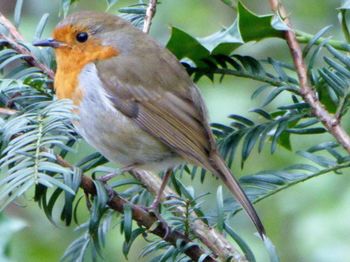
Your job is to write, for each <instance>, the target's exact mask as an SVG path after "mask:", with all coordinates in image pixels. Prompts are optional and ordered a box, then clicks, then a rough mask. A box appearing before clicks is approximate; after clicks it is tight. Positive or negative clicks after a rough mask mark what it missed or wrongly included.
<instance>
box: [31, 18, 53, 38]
mask: <svg viewBox="0 0 350 262" xmlns="http://www.w3.org/2000/svg"><path fill="white" fill-rule="evenodd" d="M49 16H50V14H49V13H46V14H44V15H43V16H42V17H41V19H40V21H39V23H38V25H37V26H36V29H35V33H34V39H35V40H37V39H40V38H41V36H42V34H43V31H44V29H45V26H46V24H47V21H48V18H49Z"/></svg>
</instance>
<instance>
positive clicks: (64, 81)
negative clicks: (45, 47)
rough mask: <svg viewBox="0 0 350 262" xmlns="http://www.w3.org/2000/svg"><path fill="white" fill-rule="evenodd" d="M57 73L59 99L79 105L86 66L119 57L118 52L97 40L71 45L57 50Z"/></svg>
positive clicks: (56, 84)
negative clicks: (82, 78)
mask: <svg viewBox="0 0 350 262" xmlns="http://www.w3.org/2000/svg"><path fill="white" fill-rule="evenodd" d="M55 53H56V61H57V72H56V77H55V82H54V86H55V89H56V94H57V97H58V98H59V99H62V98H69V99H72V100H73V102H74V104H75V105H78V104H79V103H80V101H81V99H82V97H83V95H84V94H83V92H82V90H80V89H79V87H78V86H79V83H78V79H79V74H80V72H81V70H82V69H83V68H84V66H85V65H87V64H89V63H91V62H94V61H97V60H103V59H107V58H110V57H113V56H116V55H118V50H117V49H115V48H113V47H111V46H103V45H101V44H99V42H98V41H97V40H94V39H92V40H91V41H89V42H87V43H84V44H81V45H80V44H79V43H77V44H75V45H69V46H67V47H61V48H57V49H55Z"/></svg>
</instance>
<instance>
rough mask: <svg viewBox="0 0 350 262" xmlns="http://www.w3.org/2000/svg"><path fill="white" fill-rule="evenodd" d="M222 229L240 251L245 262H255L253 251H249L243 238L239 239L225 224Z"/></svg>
mask: <svg viewBox="0 0 350 262" xmlns="http://www.w3.org/2000/svg"><path fill="white" fill-rule="evenodd" d="M224 229H225V231H226V232H227V233H228V234H229V235H230V236H231V237H232V239H233V240H234V241H235V242H236V243H237V244H238V246H239V247H240V248H241V249H242V251H243V253H244V256H245V257H246V259H247V261H249V262H256V260H255V256H254V254H253V251H252V250H251V249H250V247H249V245H248V244H247V243H246V242H245V241H244V240H243V238H241V237H240V236H239V235H238V234H237V233H236V232H235V231H234V230H233V229H232V228H231V227H230V226H229V225H228V224H227V223H224Z"/></svg>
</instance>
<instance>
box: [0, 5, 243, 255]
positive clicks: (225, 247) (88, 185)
mask: <svg viewBox="0 0 350 262" xmlns="http://www.w3.org/2000/svg"><path fill="white" fill-rule="evenodd" d="M155 7H156V1H153V0H151V1H150V6H149V8H148V9H149V10H150V11H149V13H150V14H151V16H154V12H155ZM152 10H153V11H152ZM151 16H149V17H151ZM151 19H152V18H150V20H149V22H148V30H149V27H150V25H151ZM0 23H2V24H3V25H5V26H6V27H7V26H9V27H8V30H9V31H10V32H11V36H12V37H13V40H12V39H10V40H11V42H12V43H14V44H15V45H16V46H19V47H22V46H20V45H19V44H17V43H16V42H15V41H16V40H17V39H18V40H21V41H23V37H22V36H21V35H20V33H19V32H18V31H17V29H16V28H15V27H14V26H12V24H11V22H9V21H8V20H7V19H6V18H5V19H3V16H2V15H1V13H0ZM145 23H146V21H145ZM0 37H1V35H0ZM5 37H6V36H5ZM17 37H18V38H17ZM18 51H19V52H20V53H22V52H25V53H24V54H26V55H28V56H29V57H30V58H31V60H26V61H27V62H28V63H29V64H31V65H33V66H37V67H39V68H41V69H42V70H43V69H45V70H43V72H44V73H45V74H47V75H48V77H49V78H51V79H54V72H53V71H52V70H50V69H49V68H47V67H46V66H45V65H43V64H41V63H40V62H39V61H38V60H37V59H36V57H35V56H34V55H33V54H32V53H30V52H29V51H28V50H27V49H25V48H23V47H22V48H20V49H18ZM33 62H35V65H34V64H33ZM7 112H9V111H7ZM15 112H16V111H14V113H15ZM57 161H58V162H59V164H60V165H62V166H64V167H71V165H70V164H69V163H68V162H66V161H65V160H64V159H63V158H60V157H58V158H57ZM133 175H134V177H135V178H136V179H137V180H139V181H141V183H142V184H143V185H145V187H146V188H147V189H148V190H149V191H150V192H151V193H153V194H154V195H155V194H157V192H158V191H159V188H160V184H161V181H160V179H159V177H157V176H156V175H154V174H152V173H148V172H144V171H135V172H133ZM81 187H82V188H83V189H84V190H85V189H86V191H87V192H88V193H90V194H95V192H94V186H93V182H92V179H91V178H89V177H86V176H83V178H82V184H81ZM170 195H176V193H175V192H173V191H172V190H171V189H170V188H169V187H166V189H165V191H164V198H166V197H168V196H170ZM123 201H124V202H123ZM125 201H126V200H124V199H122V198H120V197H119V196H117V195H116V196H114V197H113V199H112V200H111V201H110V202H109V204H110V207H111V208H112V209H114V210H116V211H118V212H123V209H121V211H119V210H120V209H119V207H120V206H119V204H120V203H125ZM122 206H123V205H121V207H122ZM133 208H135V211H133V218H134V219H135V220H136V221H138V222H140V224H142V225H144V223H145V224H147V225H148V223H149V221H151V220H150V219H151V218H150V216H151V215H149V214H148V213H147V212H146V211H145V210H143V209H142V208H140V207H137V206H133ZM176 213H177V215H179V216H184V214H185V210H184V209H183V208H181V207H178V208H177V209H176ZM152 217H153V216H152ZM141 218H144V219H146V221H144V222H143V221H141V220H142V219H141ZM152 219H153V220H152V221H153V222H152V224H154V222H155V221H156V218H154V217H153V218H152ZM139 220H140V221H139ZM193 221H194V222H193V223H192V224H191V229H192V231H193V233H194V235H196V237H198V239H200V241H201V242H202V243H203V244H204V245H206V246H207V247H208V248H209V249H210V250H211V251H212V252H213V253H214V254H215V255H217V256H220V258H222V259H223V260H225V261H226V260H227V259H229V258H231V259H232V261H237V262H246V259H245V257H244V255H242V254H241V253H240V252H239V251H238V250H237V249H236V248H235V247H234V246H233V245H232V244H231V243H230V242H229V241H228V240H227V239H226V238H225V237H224V236H223V235H222V234H220V233H219V232H217V231H216V230H215V229H213V228H211V227H209V226H208V225H206V224H205V223H204V222H203V221H201V220H199V219H193ZM164 226H166V227H165V229H168V225H166V224H165V225H164ZM145 227H146V225H145ZM165 229H164V231H159V229H158V227H157V230H158V231H157V232H154V233H155V234H157V235H159V236H160V237H163V236H164V233H165V232H166V231H165ZM169 232H170V231H169ZM171 232H173V231H171ZM175 232H176V233H174V235H171V238H168V237H167V238H166V239H164V240H166V241H168V242H170V243H172V244H173V242H171V241H173V240H174V239H173V238H172V237H174V236H178V237H179V238H178V239H184V240H185V241H189V240H188V239H187V238H186V237H185V236H183V235H181V234H182V233H181V232H177V231H175ZM169 237H170V236H169ZM183 237H185V238H183ZM175 241H176V239H175ZM194 248H195V249H196V252H195V253H197V254H199V253H200V252H202V253H203V251H202V250H201V249H200V248H199V247H196V246H194ZM191 249H192V248H191ZM188 252H193V251H191V250H189V251H188ZM186 254H187V251H186ZM188 255H189V256H190V255H192V254H188ZM190 257H191V256H190ZM191 258H192V257H191ZM211 259H212V258H211ZM206 261H207V260H206ZM208 261H213V260H208Z"/></svg>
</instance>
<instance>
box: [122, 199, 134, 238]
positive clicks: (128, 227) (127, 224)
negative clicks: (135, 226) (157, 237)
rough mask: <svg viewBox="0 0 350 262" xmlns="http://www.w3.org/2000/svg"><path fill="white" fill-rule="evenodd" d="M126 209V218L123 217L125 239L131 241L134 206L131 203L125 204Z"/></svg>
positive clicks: (124, 208)
mask: <svg viewBox="0 0 350 262" xmlns="http://www.w3.org/2000/svg"><path fill="white" fill-rule="evenodd" d="M123 210H124V212H123V213H124V219H123V228H124V235H125V241H126V242H130V239H131V234H132V208H131V206H130V205H129V204H125V205H124V206H123Z"/></svg>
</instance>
